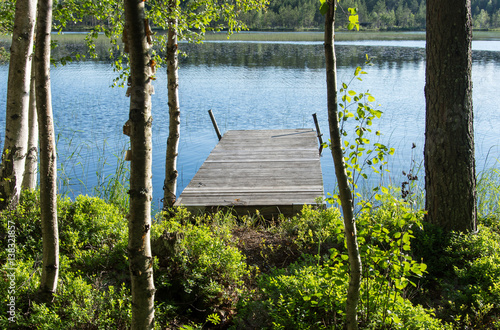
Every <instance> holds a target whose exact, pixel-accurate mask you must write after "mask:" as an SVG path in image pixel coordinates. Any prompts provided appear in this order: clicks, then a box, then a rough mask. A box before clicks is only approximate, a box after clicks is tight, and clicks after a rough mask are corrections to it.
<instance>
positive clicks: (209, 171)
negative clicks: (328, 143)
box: [176, 129, 323, 216]
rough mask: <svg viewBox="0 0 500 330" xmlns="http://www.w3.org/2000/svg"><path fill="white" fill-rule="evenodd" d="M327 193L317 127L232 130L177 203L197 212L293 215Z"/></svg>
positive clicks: (209, 157) (226, 134)
mask: <svg viewBox="0 0 500 330" xmlns="http://www.w3.org/2000/svg"><path fill="white" fill-rule="evenodd" d="M322 196H323V179H322V173H321V163H320V157H319V153H318V142H317V139H316V132H315V131H314V130H311V129H292V130H290V129H288V130H248V131H228V132H226V133H225V134H224V136H223V137H222V139H221V141H220V142H219V144H217V146H215V148H214V149H213V150H212V152H211V153H210V155H209V156H208V158H207V159H206V161H205V162H204V163H203V165H202V166H201V167H200V169H199V170H198V172H197V173H196V174H195V176H194V177H193V179H192V180H191V182H190V183H189V185H188V186H187V187H186V188H185V189H184V191H183V192H182V193H181V195H180V197H179V199H178V201H177V203H176V204H177V205H184V206H185V207H187V208H188V209H190V210H192V211H197V210H199V211H208V210H213V209H216V208H218V207H232V208H234V210H236V211H237V212H238V213H246V212H251V213H252V212H254V211H255V210H257V209H258V210H260V212H261V214H265V215H269V216H274V215H276V214H277V213H284V214H285V215H291V214H293V213H295V212H297V211H299V210H300V209H301V208H302V206H303V205H304V204H315V203H316V199H317V198H318V197H322Z"/></svg>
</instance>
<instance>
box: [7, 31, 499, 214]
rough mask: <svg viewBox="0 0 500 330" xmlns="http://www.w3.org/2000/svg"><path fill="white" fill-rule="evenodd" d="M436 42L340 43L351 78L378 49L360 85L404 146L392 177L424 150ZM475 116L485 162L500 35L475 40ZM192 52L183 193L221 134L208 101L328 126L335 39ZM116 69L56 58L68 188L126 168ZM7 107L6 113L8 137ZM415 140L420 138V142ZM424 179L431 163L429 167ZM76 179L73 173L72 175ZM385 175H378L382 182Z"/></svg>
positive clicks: (266, 119) (159, 173) (274, 123)
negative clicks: (330, 47)
mask: <svg viewBox="0 0 500 330" xmlns="http://www.w3.org/2000/svg"><path fill="white" fill-rule="evenodd" d="M424 47H425V43H424V42H423V41H356V42H340V43H339V44H338V46H337V57H338V61H339V63H338V64H339V65H338V73H339V81H340V82H349V81H350V80H351V78H352V73H353V71H354V69H355V67H356V66H358V65H362V64H363V63H364V57H365V54H369V55H370V56H371V57H372V58H373V64H374V65H373V66H371V67H367V68H365V69H366V71H367V72H368V74H367V75H366V76H364V77H363V81H362V82H358V81H356V82H355V83H353V85H352V86H351V89H354V90H356V91H360V92H361V91H366V90H369V91H370V93H372V95H373V96H375V98H376V99H377V102H376V103H377V104H380V106H379V109H380V110H382V111H383V112H384V114H383V116H382V119H380V120H379V121H378V122H376V123H375V124H374V125H375V129H378V130H380V131H382V133H383V137H382V138H381V142H383V143H386V144H387V145H389V146H390V147H394V148H395V149H396V154H395V155H394V156H393V157H392V158H391V159H390V163H389V169H390V170H391V172H390V173H388V174H387V175H386V176H385V178H384V181H385V183H392V184H395V185H399V184H400V182H401V181H402V179H403V176H402V174H401V171H402V170H408V169H409V168H410V166H411V159H412V156H413V157H414V158H415V159H416V161H417V164H418V163H420V162H421V160H422V159H423V142H424V127H425V99H424V92H423V91H424V83H425V49H424ZM473 47H474V49H475V51H474V56H473V82H474V116H475V118H474V120H475V123H474V124H475V134H476V135H475V142H476V159H477V160H476V162H477V167H478V170H482V169H483V168H485V167H486V168H488V167H492V166H494V165H495V164H498V162H497V159H498V158H500V135H499V134H498V133H499V132H500V129H499V127H500V111H499V106H498V99H497V97H498V90H500V82H499V80H498V77H499V76H500V42H498V41H476V42H474V45H473ZM182 48H183V49H184V50H186V51H187V53H188V54H189V56H188V57H186V58H183V59H182V64H181V68H180V72H179V75H180V91H179V95H180V101H181V112H182V124H181V130H182V133H181V142H180V147H179V162H178V169H179V182H178V191H179V192H181V191H182V190H183V189H184V187H185V186H186V185H187V184H188V183H189V181H190V180H191V179H192V177H193V176H194V174H195V173H196V171H197V170H198V168H199V167H200V166H201V164H202V163H203V162H204V160H205V159H206V157H207V156H208V154H209V153H210V151H211V150H212V148H213V147H214V146H215V145H216V144H217V142H218V141H217V137H216V135H215V132H214V131H213V128H212V126H211V122H210V119H209V117H208V114H207V111H208V110H209V109H212V110H213V112H214V114H215V116H216V118H217V121H218V124H219V127H220V129H221V131H226V130H233V129H282V128H304V127H311V128H312V127H313V126H314V124H313V121H312V117H311V115H312V114H313V113H317V114H318V119H319V122H320V126H321V128H322V131H323V133H325V135H327V134H326V133H327V131H328V124H327V113H326V84H325V73H324V71H325V70H324V57H323V56H324V55H323V46H322V44H321V43H317V42H295V43H293V42H279V43H269V42H209V43H206V44H204V45H188V44H183V45H182ZM7 71H8V67H7V66H6V65H3V66H0V81H1V82H2V83H1V84H0V109H5V97H6V84H7ZM115 76H116V73H114V72H113V70H112V69H111V67H110V64H108V63H104V62H81V63H72V64H69V65H67V66H64V67H57V68H53V69H52V93H53V110H54V114H55V123H56V134H57V136H58V156H59V164H60V165H59V167H60V172H59V177H60V179H61V189H62V190H65V191H66V192H67V193H68V194H69V195H70V196H74V195H76V194H80V193H89V194H90V193H92V191H93V187H94V186H95V185H96V184H97V182H98V180H97V177H98V175H99V176H100V178H101V180H102V179H103V178H105V177H106V176H108V175H111V174H113V173H115V169H116V166H117V162H118V161H119V159H121V158H122V157H123V150H124V149H126V148H127V143H128V138H127V137H126V136H124V135H123V134H122V133H121V132H122V126H123V124H124V123H125V121H126V120H127V119H128V102H129V99H128V98H126V97H125V90H124V89H121V88H110V87H109V86H110V85H111V84H112V81H113V78H115ZM154 85H155V92H156V93H155V95H153V118H154V122H153V153H154V154H153V184H154V187H153V188H154V197H155V202H156V203H157V205H158V204H159V200H160V198H161V197H162V185H163V178H164V163H165V159H164V158H165V148H166V140H167V136H168V105H167V88H166V72H165V70H160V71H159V72H158V74H157V80H156V81H155V83H154ZM4 127H5V114H4V112H2V114H1V116H0V136H1V138H2V139H3V137H4V129H5V128H4ZM413 143H415V144H416V146H417V147H416V148H415V149H413V150H412V149H411V146H412V144H413ZM322 168H323V175H324V183H325V192H332V191H333V190H334V189H335V178H334V171H333V161H332V158H331V155H330V154H329V153H328V152H324V153H323V157H322ZM419 175H420V177H421V180H422V179H423V170H422V171H421V172H420V173H419ZM62 181H65V182H66V183H65V184H62ZM378 182H379V178H376V177H372V178H371V183H372V184H377V183H378Z"/></svg>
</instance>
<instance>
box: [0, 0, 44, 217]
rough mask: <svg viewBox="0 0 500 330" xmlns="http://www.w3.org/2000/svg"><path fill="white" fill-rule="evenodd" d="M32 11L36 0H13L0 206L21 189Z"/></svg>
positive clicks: (12, 200)
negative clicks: (14, 5)
mask: <svg viewBox="0 0 500 330" xmlns="http://www.w3.org/2000/svg"><path fill="white" fill-rule="evenodd" d="M35 11H36V1H35V0H18V1H17V2H16V11H15V17H14V27H13V35H12V44H11V48H10V50H11V55H10V63H9V77H8V85H7V109H6V117H5V141H4V148H3V153H2V164H1V166H0V210H1V209H4V208H7V207H14V206H15V205H16V204H17V202H18V200H19V196H20V193H21V184H22V181H23V174H24V166H25V160H26V152H27V146H28V108H29V89H30V77H31V60H32V58H31V54H32V50H33V34H34V28H35V15H36V12H35Z"/></svg>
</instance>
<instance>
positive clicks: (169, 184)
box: [163, 0, 181, 209]
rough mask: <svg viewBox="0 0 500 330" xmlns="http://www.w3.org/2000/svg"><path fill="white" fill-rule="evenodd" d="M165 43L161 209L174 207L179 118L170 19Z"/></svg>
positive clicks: (174, 26)
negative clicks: (165, 109)
mask: <svg viewBox="0 0 500 330" xmlns="http://www.w3.org/2000/svg"><path fill="white" fill-rule="evenodd" d="M175 6H176V1H175V0H174V1H170V3H169V9H170V11H171V12H174V9H175ZM169 24H170V28H169V29H168V41H167V78H168V109H169V129H168V139H167V155H166V161H165V182H164V184H163V191H164V192H163V209H167V208H169V207H171V206H172V205H174V203H175V200H176V198H177V196H176V193H177V176H178V172H177V156H178V153H179V137H180V126H181V125H180V117H181V112H180V108H179V61H178V56H177V21H176V20H175V19H171V20H170V22H169Z"/></svg>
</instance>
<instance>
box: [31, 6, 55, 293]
mask: <svg viewBox="0 0 500 330" xmlns="http://www.w3.org/2000/svg"><path fill="white" fill-rule="evenodd" d="M36 24H37V27H36V49H35V61H36V63H35V81H36V86H35V90H36V91H35V93H36V107H37V114H38V128H39V131H38V134H39V140H40V211H41V222H42V241H43V269H42V280H41V282H40V298H41V300H42V301H43V300H45V301H48V300H50V299H51V297H52V296H53V294H54V293H55V292H56V288H57V279H58V276H59V233H58V227H57V185H56V179H57V163H56V142H55V141H56V140H55V134H54V122H53V116H52V96H51V91H50V32H51V27H52V0H40V1H39V2H38V15H37V23H36Z"/></svg>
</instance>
